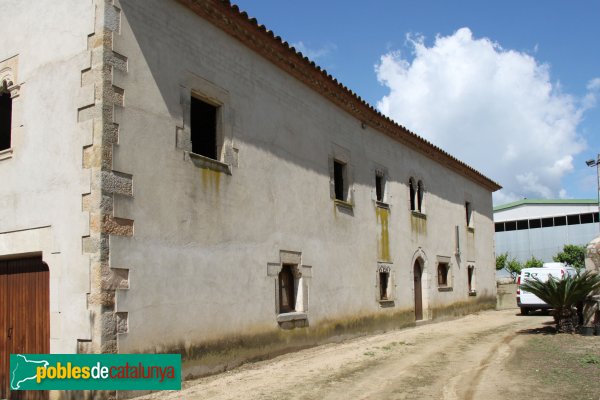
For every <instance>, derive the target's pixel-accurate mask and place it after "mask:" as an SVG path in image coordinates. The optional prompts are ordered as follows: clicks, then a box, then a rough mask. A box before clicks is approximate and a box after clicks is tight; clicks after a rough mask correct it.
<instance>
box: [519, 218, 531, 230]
mask: <svg viewBox="0 0 600 400" xmlns="http://www.w3.org/2000/svg"><path fill="white" fill-rule="evenodd" d="M524 229H529V225H528V223H527V220H526V219H521V220H519V221H517V230H518V231H522V230H524Z"/></svg>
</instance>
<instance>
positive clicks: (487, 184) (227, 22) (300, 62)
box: [178, 0, 502, 192]
mask: <svg viewBox="0 0 600 400" xmlns="http://www.w3.org/2000/svg"><path fill="white" fill-rule="evenodd" d="M178 2H179V3H181V4H183V5H184V6H186V7H188V8H189V9H191V10H192V11H194V12H195V13H196V14H198V15H199V16H201V17H202V18H204V19H206V20H207V21H209V22H210V23H212V24H213V25H215V26H216V27H218V28H220V29H221V30H223V31H225V32H226V33H228V34H229V35H231V36H233V37H235V38H236V39H238V40H239V41H241V42H242V43H243V44H244V45H246V46H247V47H248V48H250V49H252V50H254V51H256V52H257V53H259V54H260V55H262V56H263V57H265V58H266V59H267V60H269V61H271V62H272V63H273V64H275V65H277V66H278V67H279V68H281V69H283V70H284V71H286V72H287V73H289V74H290V75H292V76H294V77H295V78H296V79H298V80H300V81H301V82H303V83H304V84H306V85H307V86H309V87H311V88H312V89H313V90H315V91H317V92H318V93H319V94H321V95H322V96H323V97H325V98H327V99H329V100H330V101H331V102H333V103H335V104H336V105H337V106H339V107H340V108H342V109H344V110H345V111H347V112H348V113H350V114H352V115H354V116H355V117H356V118H357V119H358V120H359V121H361V122H362V123H363V124H366V125H369V126H371V127H372V128H374V129H376V130H378V131H380V132H382V133H384V134H386V135H388V136H390V137H392V138H394V139H396V140H397V141H398V142H400V143H402V144H404V145H406V146H407V147H410V148H412V149H413V150H416V151H418V152H420V153H421V154H423V155H425V156H427V157H429V158H430V159H433V160H434V161H436V162H438V163H439V164H441V165H443V166H445V167H447V168H449V169H451V170H453V171H455V172H457V173H459V174H461V175H463V176H465V177H467V178H469V179H470V180H472V181H473V182H475V183H477V184H479V185H481V186H483V187H484V188H486V189H488V190H490V191H492V192H493V191H496V190H499V189H501V188H502V186H500V185H499V184H498V183H496V182H494V181H493V180H491V179H490V178H488V177H486V176H485V175H483V174H482V173H481V172H479V171H477V170H476V169H474V168H473V167H471V166H469V165H467V164H466V163H464V162H462V161H460V160H459V159H457V158H456V157H454V156H452V155H450V154H449V153H447V152H446V151H444V150H442V149H441V148H439V147H437V146H435V145H434V144H432V143H430V142H429V141H427V140H425V139H423V138H422V137H420V136H418V135H417V134H415V133H413V132H411V131H410V130H408V129H407V128H405V127H404V126H402V125H400V124H398V123H396V122H394V121H393V120H391V119H390V118H389V117H387V116H385V115H383V114H382V113H381V112H379V111H378V110H376V109H375V108H374V107H373V106H372V105H370V104H368V103H367V102H366V101H365V100H363V99H362V98H361V97H360V96H358V95H357V94H356V93H354V92H353V91H352V90H350V89H348V88H347V87H346V86H344V85H343V84H342V83H340V82H338V80H337V79H336V78H334V77H333V76H332V75H330V74H329V73H328V72H327V71H326V70H324V69H322V68H321V67H319V66H318V65H317V64H315V62H314V61H311V60H310V59H308V57H305V56H304V55H303V54H302V53H300V52H298V51H296V49H295V48H294V47H292V46H290V45H289V44H288V43H287V42H285V41H283V40H282V39H281V37H279V36H275V34H274V33H273V31H271V30H269V29H267V28H266V27H265V26H264V25H260V24H259V23H258V21H257V20H256V18H250V17H249V16H248V14H247V13H246V12H244V11H241V10H240V9H239V7H238V6H237V5H235V4H233V5H232V4H231V3H230V2H229V1H228V0H178Z"/></svg>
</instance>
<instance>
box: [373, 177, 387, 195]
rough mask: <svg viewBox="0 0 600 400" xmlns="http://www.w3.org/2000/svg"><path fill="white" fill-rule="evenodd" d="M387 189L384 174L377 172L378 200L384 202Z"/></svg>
mask: <svg viewBox="0 0 600 400" xmlns="http://www.w3.org/2000/svg"><path fill="white" fill-rule="evenodd" d="M384 190H385V183H384V180H383V176H382V175H380V174H375V194H376V195H377V201H380V202H383V194H384Z"/></svg>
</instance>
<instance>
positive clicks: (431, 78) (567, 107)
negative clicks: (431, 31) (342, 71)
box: [375, 28, 600, 204]
mask: <svg viewBox="0 0 600 400" xmlns="http://www.w3.org/2000/svg"><path fill="white" fill-rule="evenodd" d="M408 42H409V44H410V45H411V47H412V49H413V50H414V52H413V54H412V55H411V56H412V57H411V58H412V60H409V58H408V57H404V56H403V54H402V53H400V52H399V51H393V52H389V53H387V54H384V55H383V56H382V57H381V59H380V62H379V64H377V65H376V66H375V69H376V73H377V77H378V79H379V82H380V83H382V84H383V85H385V86H386V87H387V88H389V93H388V94H387V95H386V96H384V97H383V98H382V99H381V100H380V101H379V102H378V103H377V107H378V108H379V109H380V110H381V111H382V112H383V113H384V114H386V115H388V116H390V117H391V118H393V119H394V120H396V121H398V122H399V123H400V124H402V125H404V126H406V127H407V128H409V129H410V130H412V131H414V132H416V133H417V134H419V135H420V136H423V137H424V138H426V139H427V140H429V141H431V142H433V143H434V144H436V145H438V146H440V147H441V148H443V149H444V150H446V151H448V152H449V153H450V154H452V155H454V156H456V157H458V158H459V159H461V160H463V161H465V162H466V163H468V164H469V165H471V166H473V167H474V168H476V169H478V170H479V171H481V172H482V173H484V174H485V175H487V176H489V177H490V178H492V179H494V180H496V181H497V182H499V183H500V184H501V185H502V186H503V187H504V189H503V190H501V191H500V192H497V193H496V194H494V201H495V203H497V204H500V203H503V202H508V201H513V200H516V199H519V198H523V197H528V198H540V197H542V198H551V197H567V196H568V194H567V192H566V191H565V190H564V188H562V186H561V179H562V178H563V177H564V176H565V174H568V173H569V172H571V171H572V170H573V156H574V155H576V154H577V153H579V152H581V151H582V150H583V149H584V148H585V146H586V144H585V142H584V140H583V139H582V138H581V137H580V136H579V135H578V133H577V127H578V125H579V123H580V122H581V119H582V115H583V113H584V111H585V110H586V109H588V108H591V107H593V106H595V104H596V95H597V93H598V91H599V90H600V79H598V78H597V79H594V80H592V81H590V83H589V84H588V87H587V89H588V94H587V95H586V96H585V97H584V98H581V99H579V98H576V97H575V96H572V95H569V94H567V93H563V92H562V90H561V88H560V85H559V83H553V82H552V81H551V79H550V68H549V66H548V65H546V64H543V63H539V62H537V61H536V60H535V58H533V57H532V56H531V55H529V54H526V53H523V52H518V51H514V50H506V49H503V48H502V47H501V46H500V45H499V44H498V43H495V42H493V41H491V40H490V39H487V38H481V39H479V38H474V37H473V35H472V33H471V31H470V30H469V29H468V28H462V29H459V30H458V31H456V32H455V33H454V34H452V35H450V36H444V37H442V36H438V37H436V39H435V42H434V43H433V45H431V46H430V47H428V46H427V45H426V44H425V42H424V39H423V38H422V37H411V36H408Z"/></svg>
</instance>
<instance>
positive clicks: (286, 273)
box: [279, 264, 296, 313]
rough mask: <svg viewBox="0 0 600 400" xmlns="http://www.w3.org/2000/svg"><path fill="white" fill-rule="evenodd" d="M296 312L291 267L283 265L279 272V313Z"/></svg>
mask: <svg viewBox="0 0 600 400" xmlns="http://www.w3.org/2000/svg"><path fill="white" fill-rule="evenodd" d="M293 311H296V293H295V291H294V274H293V272H292V265H289V264H284V265H283V267H282V268H281V271H280V272H279V312H280V313H288V312H293Z"/></svg>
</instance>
